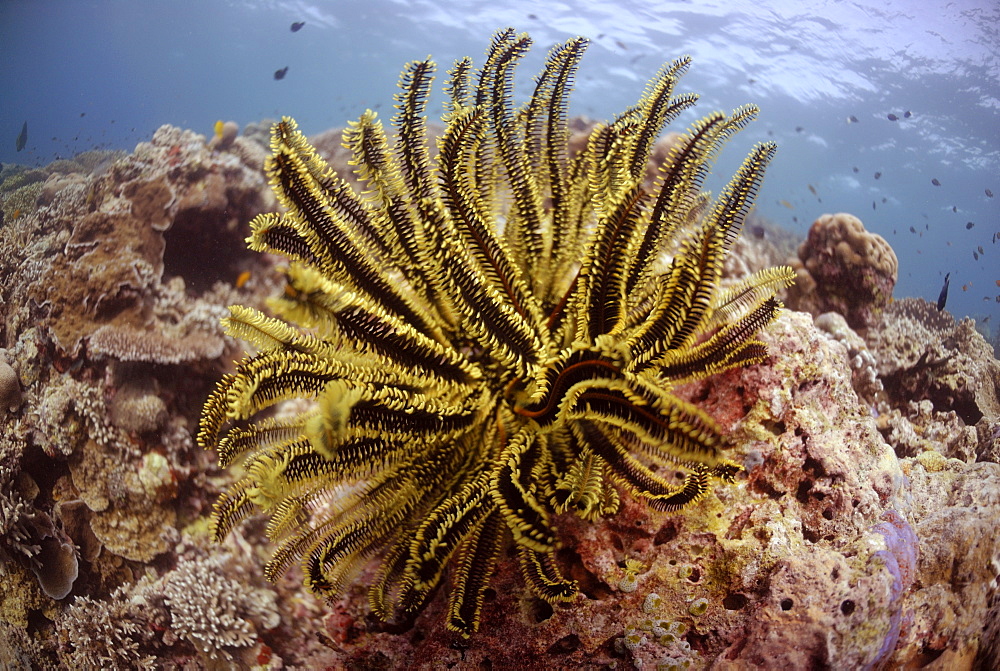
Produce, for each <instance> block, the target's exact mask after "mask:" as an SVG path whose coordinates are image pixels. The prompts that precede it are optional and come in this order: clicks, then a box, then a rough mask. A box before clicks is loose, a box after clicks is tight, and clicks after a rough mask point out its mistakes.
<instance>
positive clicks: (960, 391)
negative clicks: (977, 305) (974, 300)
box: [866, 298, 1000, 462]
mask: <svg viewBox="0 0 1000 671" xmlns="http://www.w3.org/2000/svg"><path fill="white" fill-rule="evenodd" d="M866 340H867V343H868V346H869V348H871V350H872V351H873V352H874V353H875V357H876V359H877V361H878V374H879V378H880V379H881V380H882V383H883V385H884V387H885V392H886V396H887V400H888V405H886V406H883V407H882V408H881V409H880V410H881V411H882V412H883V416H880V418H879V419H880V428H881V429H882V430H883V432H884V433H885V434H886V435H887V436H888V437H889V439H890V441H891V442H893V444H894V445H898V446H899V447H898V448H897V453H898V454H899V455H900V456H913V455H915V454H917V453H918V451H919V450H921V449H934V450H937V451H939V452H941V453H942V454H944V455H945V456H947V457H958V458H960V459H962V460H964V461H974V460H976V459H979V460H984V461H985V460H988V461H993V462H998V461H1000V363H998V362H997V360H996V359H995V358H994V352H993V348H992V347H991V346H990V345H989V344H987V342H986V341H985V340H984V339H983V337H982V335H980V334H979V332H978V331H976V329H975V323H974V322H973V321H972V320H971V319H963V320H962V321H960V322H956V321H955V319H954V318H953V317H952V316H951V315H950V314H948V313H947V312H942V311H939V310H937V309H936V307H935V306H934V305H933V304H932V303H929V302H927V301H925V300H923V299H920V298H904V299H902V300H899V301H896V302H894V303H893V304H892V305H891V306H889V307H888V308H887V309H886V310H885V311H884V312H883V313H882V314H881V315H880V316H879V318H878V319H877V320H875V321H874V323H873V324H872V325H871V328H869V329H868V332H867V335H866Z"/></svg>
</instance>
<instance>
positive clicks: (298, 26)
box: [292, 21, 306, 33]
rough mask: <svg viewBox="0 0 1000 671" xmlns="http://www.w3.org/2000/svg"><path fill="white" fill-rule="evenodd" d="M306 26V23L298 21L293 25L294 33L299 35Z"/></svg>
mask: <svg viewBox="0 0 1000 671" xmlns="http://www.w3.org/2000/svg"><path fill="white" fill-rule="evenodd" d="M304 25H306V22H305V21H296V22H295V23H293V24H292V32H293V33H297V32H299V31H300V30H302V26H304Z"/></svg>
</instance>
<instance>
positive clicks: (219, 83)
mask: <svg viewBox="0 0 1000 671" xmlns="http://www.w3.org/2000/svg"><path fill="white" fill-rule="evenodd" d="M501 4H502V5H503V6H501ZM293 22H304V23H305V25H304V26H303V27H302V29H301V30H299V31H296V32H292V31H291V30H289V26H290V24H291V23H293ZM508 25H510V26H514V27H515V28H517V29H518V30H527V31H530V32H531V34H532V37H533V39H534V40H535V44H536V45H539V47H545V48H547V46H548V45H550V44H554V43H556V42H557V41H561V40H564V39H566V38H567V37H571V36H575V35H582V36H585V37H588V38H590V39H591V40H592V41H593V43H592V45H591V47H590V49H589V50H588V53H587V56H586V58H585V60H584V63H583V67H582V69H581V72H580V76H579V77H578V79H577V85H576V90H575V93H574V96H573V99H572V103H571V109H570V112H571V114H582V115H587V116H590V117H592V118H596V119H605V118H610V117H611V116H612V115H613V114H614V113H615V111H616V110H617V109H618V105H619V104H620V101H623V100H633V99H635V97H636V96H637V95H638V94H639V92H641V90H642V86H643V84H644V83H645V81H646V80H647V79H648V77H650V76H651V75H652V74H653V73H654V72H655V71H656V68H658V67H659V66H660V64H661V63H663V62H665V61H668V60H671V59H672V58H675V57H677V56H679V55H681V54H685V53H686V54H690V55H691V56H692V57H693V58H694V63H693V67H692V68H691V70H690V72H689V73H688V74H687V75H686V77H685V79H684V81H683V82H682V90H688V91H697V92H699V93H700V94H701V96H702V97H701V100H700V102H699V104H698V106H697V108H696V109H695V110H694V111H693V112H688V113H687V115H685V116H682V117H681V118H680V119H679V121H678V122H677V123H675V127H678V128H679V127H681V126H682V125H687V124H689V123H690V122H691V121H692V120H693V119H694V118H697V117H698V116H700V115H702V114H704V113H706V112H707V111H708V110H710V109H720V110H725V111H729V110H731V109H732V108H734V107H736V106H738V105H740V104H743V103H745V102H753V103H755V104H757V105H758V106H759V107H760V108H761V115H760V119H759V121H758V122H756V123H755V124H754V125H753V126H752V128H750V129H748V130H747V132H745V133H742V134H740V135H739V136H738V137H737V138H736V139H735V140H734V142H733V148H732V149H731V150H730V151H728V152H725V153H724V155H723V156H722V158H721V161H720V164H719V166H718V169H717V170H716V173H717V174H721V175H728V174H731V172H732V167H733V166H732V165H731V162H733V161H737V160H738V158H739V157H740V156H742V155H744V154H745V150H746V149H747V148H748V147H749V146H750V145H751V144H752V143H754V142H756V141H760V140H762V139H765V137H764V136H765V135H766V136H767V139H773V140H775V141H776V142H778V145H779V151H778V155H777V158H776V159H775V161H774V162H773V164H772V165H771V167H770V168H769V169H768V176H767V179H766V181H765V183H764V187H763V190H762V194H761V195H760V197H759V198H758V201H757V209H758V212H759V213H760V214H762V215H764V216H765V217H767V218H769V219H771V220H772V221H774V222H776V223H778V224H779V225H781V226H783V227H785V228H787V229H790V230H794V231H798V232H800V233H805V231H806V230H807V229H808V226H809V225H810V224H811V223H812V222H813V221H814V220H815V219H816V217H818V216H819V215H820V214H823V213H825V212H850V213H852V214H854V215H855V216H857V217H859V218H861V219H862V221H863V222H864V225H865V228H866V229H867V230H869V231H872V232H875V233H878V234H880V235H882V236H883V237H884V238H886V240H888V242H889V243H890V244H891V245H892V248H893V250H894V251H895V252H896V255H897V256H898V257H899V260H900V264H899V265H900V268H899V280H898V284H897V286H896V289H895V295H896V296H897V297H901V296H920V297H923V298H926V299H928V300H930V301H932V302H933V301H935V300H936V299H937V297H938V294H939V292H940V290H941V287H942V282H943V280H944V276H945V274H946V273H951V287H950V292H949V298H948V302H947V309H948V310H949V311H951V312H952V313H953V314H954V315H956V316H957V317H962V316H973V317H976V318H977V320H978V322H979V323H980V328H982V322H983V320H984V319H985V318H986V317H990V320H989V321H987V324H986V326H987V327H988V326H991V324H990V322H994V323H995V322H996V321H997V320H998V319H1000V302H998V301H1000V286H998V282H1000V265H998V263H997V254H998V251H1000V247H998V246H997V244H998V241H1000V200H998V199H996V198H992V197H989V196H988V195H987V194H988V193H998V194H1000V55H998V54H1000V28H998V26H1000V5H998V4H997V3H995V2H984V1H979V2H977V1H969V0H959V1H957V2H944V1H941V2H924V1H916V0H909V1H902V2H899V1H896V2H792V1H791V0H789V1H787V2H774V1H763V2H746V1H741V2H704V1H698V2H618V1H614V2H597V1H595V2H560V3H537V2H526V1H519V0H511V1H510V2H505V3H497V2H492V1H475V0H468V1H465V2H440V1H420V0H399V1H389V0H337V1H331V2H278V1H274V2H223V1H221V0H220V1H210V2H202V1H198V2H196V1H194V0H180V1H177V2H138V3H136V2H128V1H126V0H121V1H115V0H109V1H104V0H102V1H97V2H83V1H71V2H45V1H41V2H20V1H17V0H10V1H7V2H4V3H2V5H0V44H2V46H0V51H2V53H3V62H4V64H5V66H4V68H3V69H2V70H0V90H2V91H3V92H4V94H3V99H4V103H3V105H2V106H0V132H2V141H0V162H2V163H10V162H17V163H24V164H29V165H41V164H45V163H48V162H50V161H52V160H53V159H55V158H57V157H63V158H68V157H70V156H72V155H73V154H74V153H76V152H80V151H85V150H88V149H93V148H95V147H101V148H112V149H124V150H127V151H131V150H132V149H133V148H134V147H135V144H136V143H137V142H140V141H148V140H149V138H150V137H151V136H152V133H153V131H154V130H155V129H156V128H157V127H159V126H160V125H161V124H165V123H170V124H173V125H176V126H180V127H182V128H191V129H193V130H196V131H198V132H201V133H204V134H206V135H209V134H211V132H212V126H213V124H214V123H215V121H216V120H218V119H231V120H234V121H236V122H237V123H238V124H240V126H241V127H243V126H245V125H246V124H247V123H250V122H256V121H260V120H262V119H265V118H271V119H274V118H280V116H281V115H286V114H287V115H291V116H294V117H295V118H296V120H297V121H298V122H299V124H300V125H301V127H302V129H303V131H304V132H305V133H306V134H307V135H311V134H314V133H318V132H320V131H323V130H326V129H328V128H333V127H341V126H343V125H345V123H346V121H347V120H349V119H356V118H357V117H358V116H359V115H360V114H361V112H363V111H364V110H365V109H366V108H369V107H371V108H373V109H375V110H376V111H381V113H382V115H383V117H385V118H388V116H389V109H387V108H388V107H389V104H390V101H391V98H392V95H393V94H394V93H395V90H396V87H395V76H396V73H397V72H398V70H399V68H400V67H401V66H402V64H403V63H406V62H408V61H411V60H414V59H418V58H423V57H425V56H427V55H428V54H431V55H432V56H433V57H434V58H435V60H437V62H438V63H440V64H442V67H445V66H446V65H447V64H450V63H451V62H453V61H454V59H455V58H457V57H459V56H462V55H467V54H468V55H473V56H474V57H479V58H481V54H482V52H483V45H482V36H483V35H488V34H492V33H493V32H494V31H495V30H497V29H499V28H501V27H504V26H508ZM544 51H545V49H543V48H537V49H536V50H535V51H534V52H533V53H531V54H529V56H528V58H527V59H526V63H525V67H524V71H525V72H533V71H536V69H537V67H538V66H539V65H540V63H541V59H542V58H543V56H544ZM286 67H287V74H286V76H284V78H282V79H280V80H276V79H275V77H274V73H275V71H277V70H281V69H283V68H286ZM530 86H531V80H530V78H529V77H528V76H523V77H521V78H520V79H519V87H520V89H521V90H520V91H518V94H519V95H521V96H523V95H524V94H525V93H526V92H527V91H529V90H530V88H529V87H530ZM435 96H436V97H435V98H434V99H433V100H432V108H431V110H430V113H431V117H432V118H435V117H436V116H437V113H438V112H437V110H436V109H434V107H435V105H434V103H435V101H436V102H437V103H440V101H441V96H440V93H439V92H435ZM889 115H893V116H894V117H895V120H890V118H889ZM852 120H853V121H852ZM25 121H27V122H28V128H29V134H28V142H27V144H26V146H25V147H24V150H23V151H22V152H19V153H18V152H16V151H15V140H16V137H17V135H18V132H19V131H20V129H21V128H22V123H23V122H25ZM727 161H728V162H727ZM932 180H936V183H937V184H940V185H939V186H938V185H936V183H935V182H933V181H932ZM719 185H720V182H711V181H710V182H709V183H708V186H709V187H710V188H713V189H717V188H718V187H719ZM994 328H995V327H994Z"/></svg>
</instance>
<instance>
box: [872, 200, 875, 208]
mask: <svg viewBox="0 0 1000 671" xmlns="http://www.w3.org/2000/svg"><path fill="white" fill-rule="evenodd" d="M872 209H873V210H874V209H875V201H874V200H873V201H872Z"/></svg>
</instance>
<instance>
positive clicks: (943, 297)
mask: <svg viewBox="0 0 1000 671" xmlns="http://www.w3.org/2000/svg"><path fill="white" fill-rule="evenodd" d="M949 281H951V273H946V274H945V276H944V286H943V287H941V293H940V294H938V303H937V308H938V312H940V311H941V310H944V304H945V303H947V302H948V282H949Z"/></svg>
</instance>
